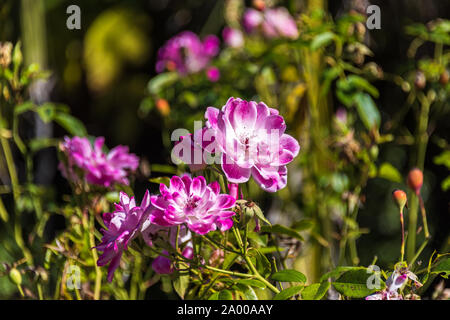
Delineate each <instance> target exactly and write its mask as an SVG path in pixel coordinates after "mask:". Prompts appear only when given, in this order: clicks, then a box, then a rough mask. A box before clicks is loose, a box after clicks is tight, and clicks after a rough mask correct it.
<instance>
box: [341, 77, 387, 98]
mask: <svg viewBox="0 0 450 320" xmlns="http://www.w3.org/2000/svg"><path fill="white" fill-rule="evenodd" d="M347 82H348V83H349V85H350V86H352V87H354V88H356V89H360V90H363V91H366V92H367V93H369V94H370V95H371V96H373V97H374V98H378V96H379V95H380V94H379V92H378V90H377V88H375V87H374V86H373V85H371V84H370V83H369V81H367V80H366V79H364V78H362V77H360V76H357V75H355V74H352V75H349V76H348V77H347Z"/></svg>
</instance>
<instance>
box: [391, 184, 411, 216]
mask: <svg viewBox="0 0 450 320" xmlns="http://www.w3.org/2000/svg"><path fill="white" fill-rule="evenodd" d="M392 198H393V199H394V201H395V203H396V204H397V206H398V208H399V209H400V211H403V208H404V207H405V206H406V207H407V208H408V198H407V197H406V193H405V191H403V190H400V189H396V190H394V191H393V192H392Z"/></svg>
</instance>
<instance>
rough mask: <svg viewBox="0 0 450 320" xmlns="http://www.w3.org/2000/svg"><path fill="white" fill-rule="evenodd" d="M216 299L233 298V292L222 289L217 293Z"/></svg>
mask: <svg viewBox="0 0 450 320" xmlns="http://www.w3.org/2000/svg"><path fill="white" fill-rule="evenodd" d="M218 300H233V294H232V293H231V291H230V290H222V291H220V293H219V296H218Z"/></svg>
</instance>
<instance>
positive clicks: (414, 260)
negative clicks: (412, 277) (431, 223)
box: [408, 239, 429, 266]
mask: <svg viewBox="0 0 450 320" xmlns="http://www.w3.org/2000/svg"><path fill="white" fill-rule="evenodd" d="M428 241H429V240H428V239H427V240H425V241H424V243H422V245H421V246H420V248H419V250H417V252H416V255H415V256H414V257H413V258H412V259H411V260H410V261H409V263H408V265H409V266H412V265H413V264H414V262H416V260H417V258H418V257H419V256H420V254H421V253H422V251H423V249H425V247H426V245H427V244H428Z"/></svg>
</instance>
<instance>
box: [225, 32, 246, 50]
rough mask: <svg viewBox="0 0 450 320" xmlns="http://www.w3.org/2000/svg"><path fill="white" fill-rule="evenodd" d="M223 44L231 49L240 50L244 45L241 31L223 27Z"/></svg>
mask: <svg viewBox="0 0 450 320" xmlns="http://www.w3.org/2000/svg"><path fill="white" fill-rule="evenodd" d="M222 37H223V40H224V42H225V44H226V45H227V46H229V47H232V48H240V47H242V46H243V45H244V36H243V34H242V31H241V30H238V29H233V28H230V27H225V28H224V29H223V31H222Z"/></svg>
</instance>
